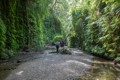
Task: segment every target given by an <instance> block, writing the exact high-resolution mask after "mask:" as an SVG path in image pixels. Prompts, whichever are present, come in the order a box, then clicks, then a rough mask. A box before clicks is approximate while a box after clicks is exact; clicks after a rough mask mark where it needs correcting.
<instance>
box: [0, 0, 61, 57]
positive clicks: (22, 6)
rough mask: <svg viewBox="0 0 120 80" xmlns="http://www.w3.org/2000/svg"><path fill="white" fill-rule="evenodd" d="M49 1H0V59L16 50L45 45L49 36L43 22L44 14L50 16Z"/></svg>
mask: <svg viewBox="0 0 120 80" xmlns="http://www.w3.org/2000/svg"><path fill="white" fill-rule="evenodd" d="M50 3H51V1H50V0H1V1H0V59H7V58H10V57H12V56H14V55H15V54H16V53H15V52H16V51H18V50H24V51H28V50H31V49H40V48H41V47H43V46H44V45H45V42H46V41H47V37H50V36H46V35H47V34H46V33H45V31H47V30H48V29H47V28H48V26H45V24H44V20H45V16H48V15H49V16H50V14H49V11H50V8H48V6H49V4H50ZM51 15H53V14H51ZM51 21H52V20H51ZM54 22H55V21H54ZM53 25H56V24H55V23H53ZM51 28H52V25H51ZM44 29H45V30H44ZM55 31H56V30H55ZM57 32H59V31H57ZM48 33H49V34H51V35H52V34H53V33H52V32H51V31H48Z"/></svg>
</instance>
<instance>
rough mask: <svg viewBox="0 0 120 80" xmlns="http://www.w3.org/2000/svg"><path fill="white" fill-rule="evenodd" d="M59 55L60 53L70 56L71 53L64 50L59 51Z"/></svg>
mask: <svg viewBox="0 0 120 80" xmlns="http://www.w3.org/2000/svg"><path fill="white" fill-rule="evenodd" d="M60 53H61V54H69V55H71V54H72V53H71V52H70V50H68V49H65V48H63V49H61V50H60Z"/></svg>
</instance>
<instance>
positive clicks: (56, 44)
mask: <svg viewBox="0 0 120 80" xmlns="http://www.w3.org/2000/svg"><path fill="white" fill-rule="evenodd" d="M55 46H56V52H57V53H58V52H59V47H60V41H56V42H55Z"/></svg>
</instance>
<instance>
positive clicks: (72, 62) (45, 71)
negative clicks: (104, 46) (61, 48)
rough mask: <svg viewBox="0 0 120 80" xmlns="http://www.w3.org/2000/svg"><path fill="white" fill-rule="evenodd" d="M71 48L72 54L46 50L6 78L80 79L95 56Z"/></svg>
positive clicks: (8, 79)
mask: <svg viewBox="0 0 120 80" xmlns="http://www.w3.org/2000/svg"><path fill="white" fill-rule="evenodd" d="M70 50H71V52H72V55H62V54H57V53H51V52H52V51H53V50H45V51H44V54H39V55H38V57H39V56H40V57H39V58H37V59H34V60H30V61H27V62H25V63H22V64H21V65H20V66H18V68H17V69H15V70H13V71H12V72H11V74H10V75H9V76H8V77H7V78H6V79H5V80H79V79H80V76H82V75H83V74H84V73H85V72H86V70H88V69H89V68H90V67H91V64H92V58H93V56H90V55H87V54H84V53H83V52H82V51H80V50H78V49H70Z"/></svg>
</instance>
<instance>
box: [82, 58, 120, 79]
mask: <svg viewBox="0 0 120 80" xmlns="http://www.w3.org/2000/svg"><path fill="white" fill-rule="evenodd" d="M93 60H94V61H93V63H92V67H91V68H90V69H89V70H88V71H87V72H86V73H85V75H83V76H82V77H81V78H80V80H120V78H119V73H120V67H119V66H114V65H113V63H112V62H110V61H106V60H103V59H100V58H94V59H93Z"/></svg>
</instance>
